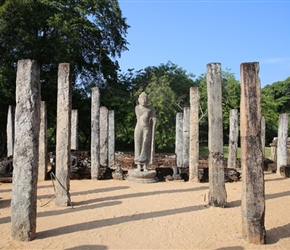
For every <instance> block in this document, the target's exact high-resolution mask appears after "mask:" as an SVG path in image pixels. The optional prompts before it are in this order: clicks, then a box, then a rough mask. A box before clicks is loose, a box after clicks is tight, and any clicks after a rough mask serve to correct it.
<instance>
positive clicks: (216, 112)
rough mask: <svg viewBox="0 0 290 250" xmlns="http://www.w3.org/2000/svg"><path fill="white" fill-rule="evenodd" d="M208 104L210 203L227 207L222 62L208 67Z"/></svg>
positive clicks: (210, 64)
mask: <svg viewBox="0 0 290 250" xmlns="http://www.w3.org/2000/svg"><path fill="white" fill-rule="evenodd" d="M206 81H207V104H208V127H209V131H208V148H209V157H208V168H209V195H208V200H209V205H211V206H216V207H225V206H226V203H227V193H226V188H225V175H224V166H223V114H222V78H221V64H220V63H209V64H207V67H206Z"/></svg>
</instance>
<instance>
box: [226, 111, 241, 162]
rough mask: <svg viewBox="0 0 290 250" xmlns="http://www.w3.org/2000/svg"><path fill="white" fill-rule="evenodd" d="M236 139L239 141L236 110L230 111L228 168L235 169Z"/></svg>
mask: <svg viewBox="0 0 290 250" xmlns="http://www.w3.org/2000/svg"><path fill="white" fill-rule="evenodd" d="M238 139H239V117H238V110H237V109H231V110H230V134H229V156H228V168H236V167H237V152H238Z"/></svg>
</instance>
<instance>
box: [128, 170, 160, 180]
mask: <svg viewBox="0 0 290 250" xmlns="http://www.w3.org/2000/svg"><path fill="white" fill-rule="evenodd" d="M127 180H128V181H133V182H138V183H154V182H157V181H158V179H157V178H156V171H155V170H148V171H139V170H137V169H129V170H128V177H127Z"/></svg>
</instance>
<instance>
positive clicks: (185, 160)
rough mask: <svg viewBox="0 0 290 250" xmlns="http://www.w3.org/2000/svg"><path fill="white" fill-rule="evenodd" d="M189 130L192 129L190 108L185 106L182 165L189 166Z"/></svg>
mask: <svg viewBox="0 0 290 250" xmlns="http://www.w3.org/2000/svg"><path fill="white" fill-rule="evenodd" d="M189 130H190V108H189V107H185V108H183V153H182V158H183V160H182V167H183V168H187V167H189Z"/></svg>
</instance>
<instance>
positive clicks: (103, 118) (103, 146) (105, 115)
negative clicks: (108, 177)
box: [100, 106, 109, 167]
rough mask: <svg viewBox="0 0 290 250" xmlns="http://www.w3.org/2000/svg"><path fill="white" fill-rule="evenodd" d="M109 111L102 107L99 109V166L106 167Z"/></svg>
mask: <svg viewBox="0 0 290 250" xmlns="http://www.w3.org/2000/svg"><path fill="white" fill-rule="evenodd" d="M108 124H109V110H108V109H107V108H106V107H104V106H102V107H101V108H100V164H101V166H103V167H107V166H108V132H109V126H108Z"/></svg>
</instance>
